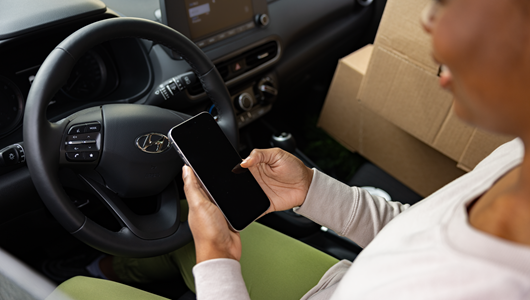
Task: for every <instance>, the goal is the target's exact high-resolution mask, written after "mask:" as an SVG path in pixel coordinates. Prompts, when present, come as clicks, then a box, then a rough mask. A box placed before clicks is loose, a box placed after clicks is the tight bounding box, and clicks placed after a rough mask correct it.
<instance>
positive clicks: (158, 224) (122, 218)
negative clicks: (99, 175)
mask: <svg viewBox="0 0 530 300" xmlns="http://www.w3.org/2000/svg"><path fill="white" fill-rule="evenodd" d="M80 177H81V178H82V179H83V181H85V183H86V184H87V186H88V187H89V188H90V189H91V190H92V192H93V194H94V195H96V196H97V197H98V198H99V199H100V200H101V201H102V202H103V203H104V204H105V205H106V206H107V208H108V209H109V210H110V211H111V212H112V213H113V214H114V215H115V217H116V219H117V220H118V222H119V223H120V224H122V226H123V227H126V228H127V229H128V230H130V231H131V232H132V233H133V234H134V235H136V236H137V237H139V238H141V239H144V240H153V239H160V238H165V237H168V236H170V235H171V234H173V233H175V232H176V231H177V229H178V227H179V223H180V222H179V216H180V206H179V193H178V189H177V186H176V184H175V183H174V182H172V183H171V184H170V185H169V186H168V187H167V188H166V189H164V190H163V191H162V193H160V194H159V195H157V197H156V198H157V201H158V203H159V208H158V210H157V212H155V213H152V214H149V215H138V214H135V213H134V212H133V211H132V210H131V209H129V207H128V206H127V205H126V204H125V201H127V199H122V198H120V197H119V196H118V195H116V194H115V193H114V192H112V191H111V190H109V189H107V188H106V187H104V186H102V185H101V184H99V183H98V182H96V181H94V180H92V179H90V178H88V177H84V176H82V175H80Z"/></svg>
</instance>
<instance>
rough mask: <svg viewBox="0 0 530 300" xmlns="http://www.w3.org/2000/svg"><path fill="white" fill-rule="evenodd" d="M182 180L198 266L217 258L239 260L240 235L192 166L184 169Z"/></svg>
mask: <svg viewBox="0 0 530 300" xmlns="http://www.w3.org/2000/svg"><path fill="white" fill-rule="evenodd" d="M182 179H183V180H184V193H186V198H187V200H188V205H189V207H190V212H189V216H188V223H189V225H190V229H191V233H192V234H193V239H194V241H195V251H196V253H197V263H200V262H203V261H206V260H210V259H214V258H231V259H235V260H237V261H239V259H241V238H240V237H239V233H236V232H233V231H231V230H230V228H229V227H228V223H227V222H226V219H225V217H224V216H223V213H222V212H221V210H219V208H218V207H217V206H216V205H215V204H213V203H212V202H211V201H210V199H209V198H208V196H207V195H206V193H205V192H204V190H203V189H202V187H201V185H200V183H199V181H198V180H197V177H196V176H195V173H193V170H191V169H190V167H188V166H184V167H182Z"/></svg>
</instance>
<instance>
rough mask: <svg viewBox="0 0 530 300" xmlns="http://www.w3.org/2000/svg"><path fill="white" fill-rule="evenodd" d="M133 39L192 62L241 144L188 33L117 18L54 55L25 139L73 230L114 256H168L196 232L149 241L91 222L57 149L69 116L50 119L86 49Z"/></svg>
mask: <svg viewBox="0 0 530 300" xmlns="http://www.w3.org/2000/svg"><path fill="white" fill-rule="evenodd" d="M130 37H135V38H142V39H148V40H152V41H153V42H155V43H157V44H162V45H165V46H166V47H168V48H170V49H172V50H173V51H175V52H176V53H178V54H179V55H180V56H182V58H183V59H185V60H186V61H187V62H188V63H189V65H190V66H191V67H192V69H193V70H194V72H195V73H196V75H197V78H198V79H199V80H200V82H201V83H202V86H203V88H204V90H205V91H206V93H207V95H208V96H209V97H210V99H211V100H212V102H213V103H214V104H215V105H216V107H217V111H218V113H219V114H218V115H219V120H218V124H219V125H220V127H221V128H222V129H223V132H224V133H225V134H226V135H227V137H228V138H229V140H230V141H231V143H232V144H233V145H234V146H237V143H238V126H237V122H236V119H235V113H234V110H233V107H232V101H231V98H230V95H229V93H228V90H227V88H226V86H225V84H224V81H223V79H222V78H221V76H220V75H219V72H218V71H217V69H216V68H215V66H214V65H213V63H212V62H211V61H210V60H209V59H208V57H207V56H206V55H205V54H204V53H203V52H202V50H200V49H199V48H198V47H197V46H196V45H195V44H194V43H193V42H191V41H190V40H189V39H188V38H186V37H185V36H184V35H182V34H180V33H178V32H177V31H175V30H173V29H171V28H169V27H167V26H165V25H162V24H160V23H156V22H153V21H149V20H145V19H138V18H113V19H107V20H103V21H99V22H96V23H92V24H90V25H87V26H85V27H83V28H81V29H79V30H78V31H76V32H74V33H73V34H72V35H70V36H69V37H67V38H66V39H65V40H64V41H63V42H61V43H60V44H59V45H58V46H57V47H56V48H55V49H54V50H53V51H52V52H51V53H50V54H49V55H48V57H47V58H46V60H45V61H44V63H43V64H42V66H41V67H40V69H39V71H38V73H37V74H36V76H35V80H34V82H33V84H32V87H31V89H30V92H29V95H28V99H27V104H26V109H25V114H24V128H23V135H24V143H25V151H26V159H27V165H28V169H29V171H30V174H31V177H32V179H33V182H34V184H35V187H36V189H37V191H38V193H39V195H40V196H41V198H42V199H43V201H44V203H45V205H46V206H47V208H48V209H49V210H50V212H51V213H52V215H54V217H55V218H56V219H57V220H58V221H59V223H60V224H61V225H62V226H63V227H64V228H65V229H66V230H67V231H68V232H70V233H71V234H73V235H74V236H76V237H77V238H79V239H80V240H82V241H83V242H85V243H86V244H89V245H91V246H92V247H94V248H96V249H99V250H101V251H103V252H107V253H109V254H113V255H121V256H134V257H149V256H154V255H159V254H164V253H168V252H170V251H172V250H175V249H178V248H179V247H181V246H183V245H185V244H186V243H187V242H189V241H190V239H191V234H190V231H189V227H188V226H187V222H185V223H182V224H181V225H180V227H179V228H178V230H177V231H176V232H175V233H173V234H172V235H169V236H166V237H163V238H157V239H150V240H148V239H142V238H139V237H138V236H135V235H134V234H133V233H131V232H127V230H126V229H125V230H123V228H122V230H121V231H120V232H112V231H109V230H106V229H105V228H103V227H101V226H100V225H98V224H96V223H95V222H93V221H92V220H90V219H89V218H87V217H86V216H85V215H84V214H83V213H82V212H81V211H80V210H79V209H78V208H77V207H76V206H75V205H74V204H73V203H72V202H71V201H70V199H69V197H68V195H67V194H66V192H65V190H64V188H63V187H62V186H61V183H60V180H59V176H58V171H59V161H60V155H58V153H59V150H58V148H57V147H61V142H62V140H61V136H59V135H58V134H57V133H58V132H60V133H61V135H62V134H64V132H65V130H66V124H67V122H68V120H67V119H68V118H66V119H63V120H62V121H58V122H56V123H51V122H49V121H48V119H47V117H46V108H47V106H48V103H49V102H50V100H51V99H52V97H53V96H54V95H55V94H56V93H57V92H58V91H59V90H60V88H61V87H62V86H63V85H64V84H65V83H66V81H67V79H68V78H69V76H70V73H71V70H72V69H73V67H74V65H75V64H76V62H77V61H78V60H79V59H80V58H81V57H82V56H83V54H84V53H85V52H86V51H88V50H89V49H91V48H92V47H94V46H96V45H98V44H101V43H103V42H105V41H108V40H112V39H118V38H130ZM175 125H176V124H175ZM50 145H52V146H50ZM172 151H173V150H172ZM118 235H119V238H117V236H118Z"/></svg>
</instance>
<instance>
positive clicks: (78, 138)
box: [66, 132, 99, 144]
mask: <svg viewBox="0 0 530 300" xmlns="http://www.w3.org/2000/svg"><path fill="white" fill-rule="evenodd" d="M98 135H99V133H97V132H94V133H82V134H73V135H69V136H67V137H66V141H68V142H69V141H86V140H94V143H95V139H96V138H97V136H98ZM68 144H72V143H68Z"/></svg>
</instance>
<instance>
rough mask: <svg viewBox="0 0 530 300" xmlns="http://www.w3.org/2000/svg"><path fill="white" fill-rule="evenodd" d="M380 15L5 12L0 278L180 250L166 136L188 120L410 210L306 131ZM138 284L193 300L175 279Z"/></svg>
mask: <svg viewBox="0 0 530 300" xmlns="http://www.w3.org/2000/svg"><path fill="white" fill-rule="evenodd" d="M216 2H217V3H216ZM385 4H386V0H327V1H319V0H231V1H226V2H225V1H219V0H218V1H216V0H160V1H158V0H102V1H100V0H45V1H39V2H37V3H36V2H34V1H30V0H17V1H8V2H7V3H3V4H2V9H1V10H0V248H2V249H3V251H2V252H1V253H0V254H1V255H0V258H1V260H2V262H1V263H0V264H1V265H4V268H2V272H7V273H10V272H12V271H13V268H22V269H24V270H26V269H25V268H28V270H33V271H34V272H36V274H37V275H39V274H40V275H42V276H44V277H46V278H47V279H49V280H50V281H52V282H54V283H55V284H59V283H60V280H58V279H56V278H52V277H50V276H48V275H47V274H46V273H45V272H43V269H42V266H43V263H44V262H45V261H48V260H50V259H61V258H65V259H67V258H69V257H72V256H75V255H79V254H86V253H91V254H93V253H101V252H103V253H109V254H113V255H125V256H136V257H148V256H154V255H159V254H163V253H167V252H169V251H172V250H174V249H177V248H179V247H180V246H182V245H184V244H186V243H189V242H190V241H191V240H192V237H191V232H190V231H189V227H188V225H187V223H186V222H180V220H179V214H180V211H179V201H180V200H181V199H184V192H183V188H182V186H183V183H182V180H181V179H180V178H181V167H182V164H183V162H182V160H181V159H180V157H179V155H178V154H177V152H176V151H174V149H171V145H170V142H169V140H168V138H167V134H168V131H169V129H171V128H172V127H173V126H175V125H178V124H179V123H181V122H183V121H185V120H187V119H189V118H190V117H191V116H194V115H197V114H199V113H201V112H207V113H209V114H211V115H212V116H213V117H214V118H215V119H216V120H217V121H218V124H219V125H220V127H221V128H222V129H223V131H224V133H225V135H226V136H227V137H228V138H229V140H230V141H231V142H232V145H233V146H234V147H235V148H236V150H237V151H238V152H239V154H240V156H241V157H242V158H245V157H246V156H248V155H249V154H250V152H251V151H252V149H254V148H271V147H279V148H282V149H284V150H286V151H288V152H291V153H292V154H294V155H296V156H297V157H298V158H300V159H301V160H302V161H303V162H304V163H305V164H306V165H307V166H309V167H311V168H317V169H319V170H321V171H323V172H325V173H326V174H328V175H330V176H332V177H334V178H336V179H338V180H341V181H342V182H344V183H347V184H349V185H357V186H375V187H378V188H381V189H383V190H385V191H387V192H388V193H389V194H390V195H391V196H392V199H398V200H402V201H404V202H408V203H414V202H416V201H418V200H420V199H421V197H420V196H419V195H417V194H416V193H414V192H413V191H412V190H410V189H408V188H407V187H405V186H404V185H403V184H401V183H400V182H399V181H397V180H396V179H394V178H392V177H391V176H390V175H388V174H386V173H385V172H384V171H382V170H381V169H379V168H378V167H377V166H375V165H374V164H372V163H371V162H370V161H368V160H366V159H365V158H363V157H361V156H360V155H358V154H354V153H351V152H349V151H348V150H346V149H345V148H342V146H340V145H339V144H338V143H337V142H335V141H333V140H332V139H331V138H330V137H329V136H327V135H326V134H325V133H324V132H323V131H322V130H321V129H319V128H317V127H316V123H317V120H318V116H319V112H320V110H321V108H322V105H323V103H324V100H325V97H326V94H327V90H328V88H329V86H330V84H331V80H332V78H333V74H334V71H335V67H336V65H337V61H338V60H339V59H340V58H341V57H344V56H346V55H347V54H349V53H351V52H353V51H355V50H357V49H359V48H361V47H363V46H365V45H367V44H369V43H371V42H373V40H374V37H375V34H376V32H377V28H378V25H379V21H380V19H381V16H382V13H383V10H384V7H385ZM142 146H143V149H142ZM145 150H147V151H145ZM166 150H167V151H166ZM212 150H215V149H212ZM258 222H260V223H262V224H264V225H266V226H268V227H271V228H273V229H275V230H277V231H280V232H282V233H284V234H286V235H288V236H291V237H293V238H295V239H298V240H300V241H302V242H304V243H307V244H309V245H311V246H313V247H315V248H317V249H319V250H321V251H324V252H326V253H328V254H330V255H332V256H334V257H336V258H339V259H348V260H354V259H355V257H356V256H357V254H358V253H359V252H360V251H362V249H361V248H360V247H359V246H358V245H356V244H355V243H353V242H352V241H350V240H347V239H345V238H343V237H341V236H339V235H337V234H336V233H334V232H333V231H331V230H328V229H327V228H324V227H322V226H320V225H318V224H316V223H314V222H313V221H311V220H309V219H307V218H305V217H303V216H300V215H297V214H296V213H295V212H293V211H284V212H275V213H272V214H269V215H266V216H264V217H262V218H261V219H259V220H258ZM4 251H5V253H4ZM17 261H19V262H21V264H19V265H16V266H15V262H17ZM4 262H12V263H13V267H9V268H7V267H5V266H6V264H4ZM2 272H0V274H2ZM4 275H5V274H4ZM37 275H36V276H37ZM2 278H4V277H2V276H0V285H4V286H5V285H7V284H8V283H6V281H4V280H2ZM137 287H138V288H140V289H143V290H146V291H149V292H152V293H155V294H158V295H161V296H164V297H168V298H170V299H195V297H194V295H193V294H192V293H191V292H190V291H189V290H188V289H187V288H186V286H185V284H184V282H183V280H182V278H168V280H167V281H164V282H156V283H152V284H143V285H138V286H137ZM2 288H3V287H2V286H0V289H2ZM33 288H35V289H36V288H37V287H35V286H33ZM29 289H32V287H31V286H30V287H29Z"/></svg>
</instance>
